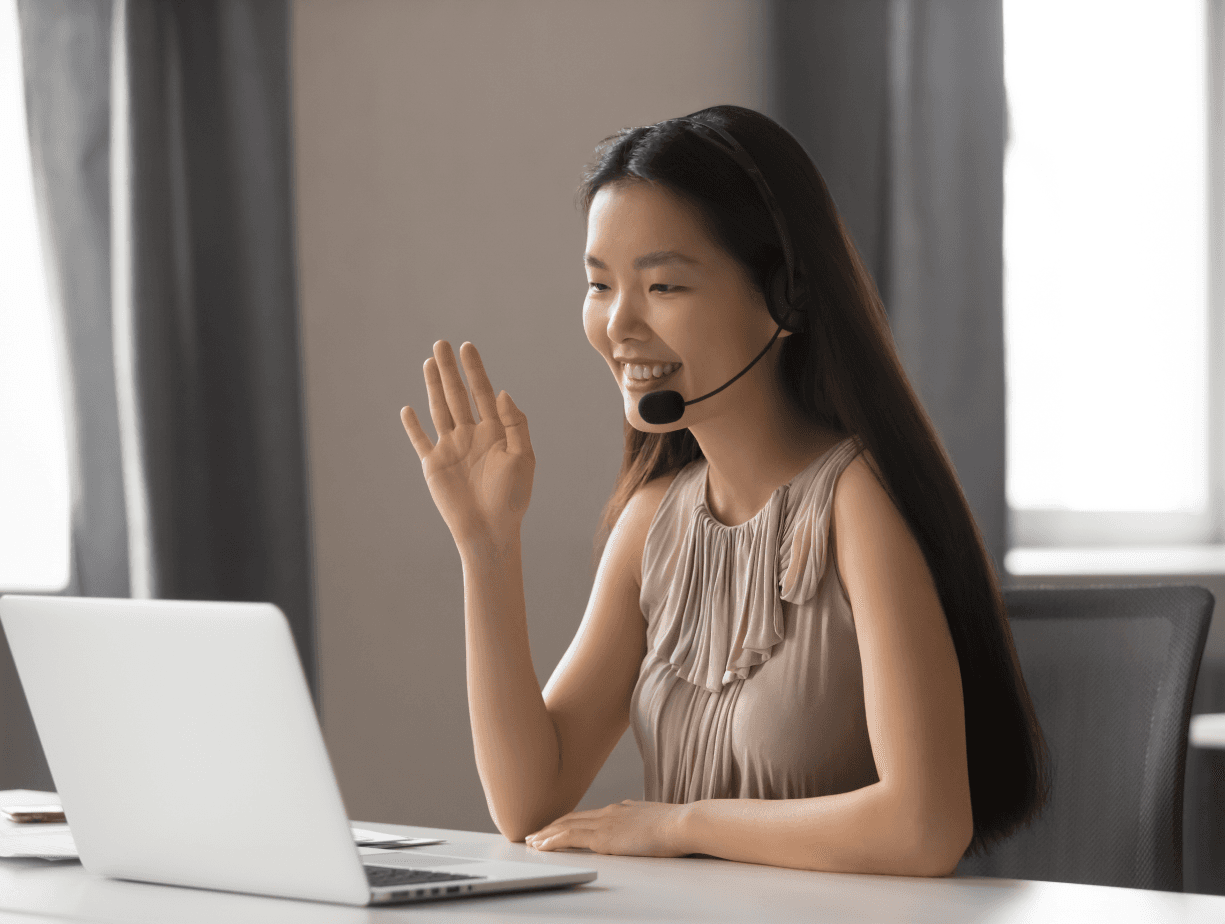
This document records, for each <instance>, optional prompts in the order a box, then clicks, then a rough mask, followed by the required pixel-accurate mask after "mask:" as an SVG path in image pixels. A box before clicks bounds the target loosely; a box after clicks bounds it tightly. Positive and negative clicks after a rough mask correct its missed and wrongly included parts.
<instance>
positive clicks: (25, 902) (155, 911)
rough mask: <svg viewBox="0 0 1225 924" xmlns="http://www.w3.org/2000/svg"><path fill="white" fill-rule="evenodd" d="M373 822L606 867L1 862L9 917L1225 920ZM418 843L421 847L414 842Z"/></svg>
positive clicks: (1078, 890) (1032, 889)
mask: <svg viewBox="0 0 1225 924" xmlns="http://www.w3.org/2000/svg"><path fill="white" fill-rule="evenodd" d="M357 824H360V826H361V827H363V828H373V829H375V830H381V831H389V832H397V833H403V834H410V835H413V836H416V837H445V838H446V839H447V843H446V844H445V845H437V846H434V847H427V848H420V849H422V850H425V851H431V850H432V851H437V852H440V853H450V854H455V855H458V856H465V857H486V858H495V859H505V860H521V861H526V862H529V863H532V862H537V863H550V864H568V865H571V866H584V867H589V868H592V869H595V870H598V871H599V878H598V879H596V880H595V881H594V882H591V883H589V884H587V885H582V886H577V887H575V888H572V889H564V890H559V891H550V892H518V893H510V894H505V895H491V896H487V897H477V898H465V899H459V900H449V901H438V902H426V903H423V904H414V905H402V906H398V907H396V906H391V907H383V908H377V909H376V908H350V907H346V906H343V905H327V904H321V903H314V902H302V901H288V900H285V899H276V898H262V897H259V896H249V895H234V894H229V893H225V892H208V891H204V890H199V889H185V888H175V887H172V886H156V885H146V884H143V883H136V882H119V881H115V880H108V879H102V878H99V877H95V876H92V875H90V874H89V873H87V872H85V870H84V869H83V868H82V867H81V865H80V864H79V863H76V862H48V861H45V860H12V859H0V924H8V922H14V924H16V922H33V921H34V920H35V919H34V918H33V917H30V916H31V915H37V916H38V918H37V919H38V920H40V921H43V922H46V921H47V920H48V919H50V920H52V921H85V920H88V921H91V922H123V924H128V922H140V924H154V922H156V924H162V922H167V921H175V922H182V924H193V922H200V924H216V922H219V921H220V922H225V924H240V922H285V924H291V922H292V924H316V922H318V924H323V922H328V924H348V922H354V924H356V922H364V921H395V920H413V921H499V922H503V921H532V922H537V921H548V922H549V924H562V922H568V921H574V922H585V921H618V922H627V921H653V922H656V921H693V922H703V924H705V922H715V921H757V920H769V921H771V922H772V924H773V922H788V921H797V922H798V921H803V922H805V924H811V922H819V921H839V922H841V921H873V922H878V921H879V922H889V924H893V922H899V921H940V922H949V924H956V922H960V921H966V922H970V921H973V922H982V921H990V922H991V924H1005V922H1013V921H1017V922H1020V921H1026V922H1040V924H1060V922H1064V921H1067V922H1076V924H1082V922H1093V921H1102V922H1106V921H1109V922H1111V924H1127V922H1133V921H1134V922H1136V924H1140V922H1144V924H1149V922H1151V921H1163V922H1165V921H1195V922H1200V921H1204V922H1207V921H1212V922H1214V924H1216V922H1220V921H1225V896H1213V895H1184V894H1180V893H1173V892H1149V891H1144V890H1137V889H1117V888H1111V887H1107V886H1083V885H1070V884H1067V883H1058V882H1027V881H1022V880H1013V879H978V878H948V879H911V878H904V877H896V876H860V875H852V874H846V873H814V872H806V871H803V870H791V869H777V868H774V867H768V866H754V865H752V864H748V863H733V862H730V861H727V860H714V859H700V858H696V857H689V858H681V859H666V860H665V859H657V858H650V857H608V856H600V855H599V854H593V853H589V852H586V851H582V852H579V851H562V852H550V853H539V852H537V851H534V850H531V849H530V848H528V847H526V846H524V845H523V844H512V843H510V842H509V841H507V840H506V839H505V838H504V837H502V836H500V835H496V834H480V833H474V832H469V831H450V830H445V829H442V828H421V827H404V826H400V825H384V824H375V823H369V822H359V823H357ZM410 852H411V851H410Z"/></svg>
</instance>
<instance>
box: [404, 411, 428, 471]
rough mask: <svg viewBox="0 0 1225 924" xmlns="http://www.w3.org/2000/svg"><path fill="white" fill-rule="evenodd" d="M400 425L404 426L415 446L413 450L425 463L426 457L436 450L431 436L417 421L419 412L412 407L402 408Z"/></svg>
mask: <svg viewBox="0 0 1225 924" xmlns="http://www.w3.org/2000/svg"><path fill="white" fill-rule="evenodd" d="M400 423H402V424H404V432H405V433H407V434H408V438H409V440H410V441H411V442H412V444H413V449H415V450H417V458H419V459H420V460H421V461H423V462H424V461H425V457H426V456H427V455H429V453H430V450H431V449H433V448H434V444H433V443H432V442H431V441H430V438H429V436H427V435H426V432H425V430H423V429H422V428H421V421H419V420H418V419H417V412H416V411H414V410H413V409H412V408H411V407H403V408H400Z"/></svg>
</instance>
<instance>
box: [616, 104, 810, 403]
mask: <svg viewBox="0 0 1225 924" xmlns="http://www.w3.org/2000/svg"><path fill="white" fill-rule="evenodd" d="M669 122H673V123H680V124H682V125H684V126H685V127H686V128H689V129H691V130H692V131H693V133H694V134H695V135H697V136H698V137H699V138H702V139H704V140H706V141H708V142H710V143H711V144H713V145H714V146H715V147H717V148H718V149H719V150H721V151H723V152H724V153H726V154H727V155H728V156H729V157H731V158H732V160H734V161H735V162H736V163H737V165H739V167H740V168H741V169H742V170H743V171H744V172H745V173H746V174H748V176H749V178H750V179H751V180H752V181H753V185H754V186H756V187H757V192H758V193H759V194H760V195H761V199H762V201H763V202H765V204H766V208H767V209H769V211H770V218H771V219H772V220H773V222H774V228H775V230H776V231H777V232H778V239H779V241H780V242H781V243H782V246H783V262H782V263H780V264H779V265H778V266H776V267H775V268H774V269H773V270H772V271H771V273H770V278H769V280H768V282H767V284H766V307H767V308H768V309H769V310H770V317H771V318H773V319H774V322H775V323H776V324H777V325H778V330H776V331H775V332H774V336H773V337H771V338H770V342H769V343H767V344H766V346H765V349H763V350H762V351H761V352H760V353H758V354H757V358H756V359H754V360H753V361H752V362H751V363H749V364H748V365H747V366H745V367H744V368H743V369H741V370H740V372H738V373H737V374H736V375H735V376H734V377H732V378H731V379H729V380H728V381H727V382H724V383H723V384H722V385H720V386H719V387H718V388H716V389H715V390H714V391H712V392H708V393H707V394H704V395H702V397H700V398H694V399H693V400H692V401H686V400H685V399H684V398H683V397H682V396H681V393H680V392H677V391H653V392H650V393H648V394H645V395H643V396H642V398H640V399H639V401H638V414H639V416H640V417H642V419H643V420H645V421H646V422H647V423H651V424H669V423H675V422H676V421H678V420H680V419H681V417H682V416H683V415H684V413H685V408H686V407H688V406H689V405H690V404H697V403H698V402H699V401H705V400H706V399H707V398H709V397H711V396H713V395H717V394H718V393H719V392H721V391H723V389H725V388H727V386H729V385H731V384H732V382H734V381H736V379H738V378H740V376H742V375H744V374H745V373H746V372H748V371H749V370H750V369H752V368H753V366H755V365H756V364H757V360H759V359H761V358H762V357H763V356H765V355H766V353H767V352H768V351H769V349H770V347H772V346H774V341H775V340H777V339H778V335H779V334H781V333H782V332H783V331H784V330H786V331H790V332H791V333H799V332H801V331H804V330H806V329H807V327H808V321H809V310H808V300H807V297H806V294H805V293H802V292H800V291H799V290H798V285H799V283H798V280H797V278H796V271H795V253H794V250H793V249H792V246H791V235H789V234H788V233H787V224H786V221H785V220H784V219H783V213H782V210H781V209H780V208H779V207H778V202H777V201H776V200H775V198H774V193H772V192H771V191H770V185H769V184H768V183H767V182H766V178H765V177H764V176H762V174H761V171H760V170H758V169H757V165H756V164H755V163H753V158H751V157H750V156H749V152H748V151H746V150H745V149H744V148H743V147H741V146H740V143H739V142H738V141H737V140H736V139H735V138H733V137H732V136H731V134H729V133H728V132H726V131H724V130H723V129H722V128H719V127H718V126H717V125H711V124H709V123H708V122H699V121H697V120H696V119H668V120H667V121H665V122H661V123H659V124H660V125H666V124H668V123H669Z"/></svg>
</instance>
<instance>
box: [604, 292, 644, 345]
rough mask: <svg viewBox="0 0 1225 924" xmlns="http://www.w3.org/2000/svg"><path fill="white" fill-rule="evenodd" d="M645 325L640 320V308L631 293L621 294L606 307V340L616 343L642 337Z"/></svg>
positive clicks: (641, 319)
mask: <svg viewBox="0 0 1225 924" xmlns="http://www.w3.org/2000/svg"><path fill="white" fill-rule="evenodd" d="M645 327H646V324H645V323H644V322H643V318H642V306H641V305H639V304H638V301H637V299H635V298H634V296H633V293H629V292H622V293H620V294H618V295H617V297H616V298H614V299H613V300H612V302H611V303H610V304H609V306H608V326H607V330H608V339H609V340H611V341H613V342H614V343H616V342H617V341H620V340H626V339H630V338H634V337H635V335H637V337H639V338H640V337H641V336H642V331H643V330H644V329H645Z"/></svg>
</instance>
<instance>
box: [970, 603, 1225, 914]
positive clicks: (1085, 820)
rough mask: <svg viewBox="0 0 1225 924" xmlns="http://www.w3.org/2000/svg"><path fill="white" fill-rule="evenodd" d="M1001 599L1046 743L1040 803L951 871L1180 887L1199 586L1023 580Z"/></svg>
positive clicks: (1203, 615)
mask: <svg viewBox="0 0 1225 924" xmlns="http://www.w3.org/2000/svg"><path fill="white" fill-rule="evenodd" d="M1004 601H1005V604H1006V606H1007V609H1008V615H1009V621H1010V624H1011V627H1012V634H1013V639H1014V640H1015V642H1016V647H1017V656H1018V657H1019V658H1020V662H1021V672H1022V674H1023V675H1024V677H1025V683H1026V685H1027V686H1028V687H1029V692H1030V696H1031V697H1033V701H1034V708H1035V709H1036V710H1037V714H1038V722H1039V724H1040V725H1041V726H1042V731H1043V734H1044V735H1045V736H1046V742H1047V747H1048V748H1049V750H1050V756H1051V798H1050V801H1049V802H1048V803H1047V806H1046V809H1045V810H1044V811H1043V812H1042V814H1041V815H1040V816H1039V817H1038V818H1037V819H1036V820H1035V821H1034V822H1033V823H1032V824H1031V825H1029V826H1028V827H1026V828H1023V829H1021V830H1020V831H1018V832H1017V833H1015V834H1014V835H1013V836H1012V837H1010V838H1008V839H1007V840H1005V841H1003V842H1001V843H999V844H997V845H996V846H995V848H994V849H993V850H991V851H990V853H989V854H988V855H986V856H983V857H974V858H966V859H963V860H962V861H961V863H960V864H959V865H958V867H957V872H958V873H959V874H962V875H970V876H1000V877H1006V878H1012V879H1038V880H1045V881H1050V882H1079V883H1088V884H1092V885H1112V886H1125V887H1130V888H1140V889H1162V890H1165V891H1170V892H1181V891H1182V844H1183V838H1182V816H1183V778H1184V772H1185V769H1186V758H1187V728H1188V725H1189V723H1190V718H1191V700H1192V696H1193V695H1194V693H1195V679H1196V675H1197V674H1198V671H1199V663H1200V656H1201V655H1202V654H1203V651H1204V642H1205V639H1206V638H1207V636H1208V625H1209V623H1210V622H1211V620H1212V608H1213V603H1214V598H1213V596H1212V594H1211V592H1209V591H1208V590H1206V589H1205V588H1203V587H1196V586H1192V585H1185V584H1162V585H1150V586H1116V587H1031V588H1017V589H1009V590H1005V591H1004Z"/></svg>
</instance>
